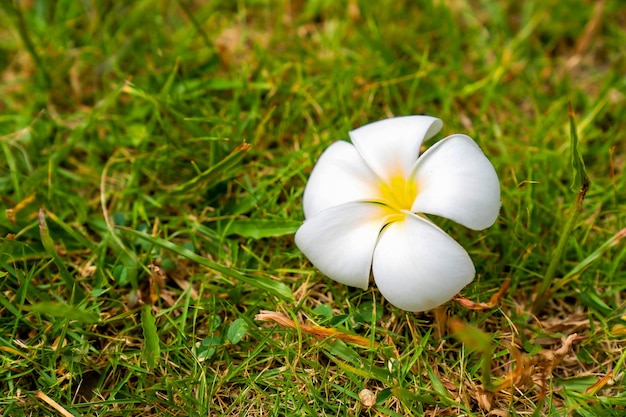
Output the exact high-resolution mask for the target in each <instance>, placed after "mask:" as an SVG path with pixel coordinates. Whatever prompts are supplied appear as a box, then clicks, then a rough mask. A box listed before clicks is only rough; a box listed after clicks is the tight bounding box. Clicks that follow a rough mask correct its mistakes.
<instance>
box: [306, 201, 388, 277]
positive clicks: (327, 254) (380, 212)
mask: <svg viewBox="0 0 626 417" xmlns="http://www.w3.org/2000/svg"><path fill="white" fill-rule="evenodd" d="M388 213H389V209H386V208H385V207H384V206H382V205H380V204H374V203H347V204H342V205H340V206H336V207H331V208H329V209H326V210H324V211H321V212H319V213H317V214H316V215H315V216H313V217H311V218H309V219H307V220H306V221H305V222H304V224H303V225H302V226H300V228H299V229H298V231H297V232H296V236H295V239H296V245H298V248H300V250H301V251H302V252H303V253H304V254H305V255H306V257H307V258H309V260H310V261H311V262H312V263H313V265H315V266H316V267H317V268H318V269H319V270H320V271H321V272H322V273H324V274H325V275H327V276H328V277H330V278H332V279H334V280H335V281H337V282H340V283H342V284H345V285H350V286H352V287H359V288H363V289H366V288H367V286H368V282H369V276H370V270H371V265H372V254H373V253H374V247H375V246H376V241H377V240H378V235H379V233H380V230H381V229H382V228H383V226H384V225H385V223H386V222H387V219H386V218H387V215H388Z"/></svg>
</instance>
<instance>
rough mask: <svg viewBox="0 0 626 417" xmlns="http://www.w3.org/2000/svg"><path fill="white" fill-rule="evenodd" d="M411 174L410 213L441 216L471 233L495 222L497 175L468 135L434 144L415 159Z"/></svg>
mask: <svg viewBox="0 0 626 417" xmlns="http://www.w3.org/2000/svg"><path fill="white" fill-rule="evenodd" d="M413 175H414V176H415V177H414V178H415V180H416V181H417V189H418V191H417V198H416V199H415V202H414V203H413V207H412V208H411V211H413V212H415V213H427V214H435V215H437V216H443V217H446V218H448V219H451V220H454V221H455V222H457V223H460V224H462V225H464V226H466V227H469V228H470V229H474V230H481V229H485V228H487V227H489V226H491V225H492V224H493V223H494V222H495V221H496V218H497V217H498V213H499V211H500V184H499V182H498V175H497V174H496V171H495V169H494V168H493V165H491V162H489V160H488V159H487V157H485V154H483V152H482V151H481V150H480V148H479V147H478V145H477V144H476V142H474V141H473V140H472V139H471V138H470V137H469V136H466V135H452V136H448V137H447V138H445V139H442V140H441V141H439V142H437V143H436V144H435V145H433V146H432V147H430V148H429V149H428V150H427V151H426V152H424V154H422V155H421V156H420V157H419V159H418V160H417V163H416V164H415V168H414V174H413Z"/></svg>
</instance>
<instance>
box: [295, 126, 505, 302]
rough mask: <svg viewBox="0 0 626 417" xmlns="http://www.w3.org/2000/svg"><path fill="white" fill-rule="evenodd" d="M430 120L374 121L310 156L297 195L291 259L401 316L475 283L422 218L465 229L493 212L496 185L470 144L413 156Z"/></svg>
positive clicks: (464, 140)
mask: <svg viewBox="0 0 626 417" xmlns="http://www.w3.org/2000/svg"><path fill="white" fill-rule="evenodd" d="M442 125H443V124H442V122H441V120H439V119H437V118H434V117H430V116H405V117H396V118H391V119H386V120H382V121H379V122H374V123H371V124H368V125H365V126H362V127H360V128H358V129H356V130H353V131H351V132H350V138H351V139H352V143H348V142H345V141H339V142H335V143H333V144H332V145H330V147H329V148H328V149H327V150H326V151H325V152H324V153H323V154H322V155H321V156H320V158H319V160H318V162H317V164H316V165H315V167H314V168H313V171H312V173H311V176H310V178H309V181H308V183H307V185H306V188H305V190H304V216H305V221H304V223H303V224H302V226H300V228H299V229H298V231H297V232H296V236H295V240H296V244H297V246H298V247H299V248H300V250H301V251H302V252H303V253H304V254H305V255H306V256H307V258H309V260H310V261H311V262H312V263H313V265H315V266H316V267H317V268H318V269H319V270H320V271H321V272H322V273H324V274H325V275H327V276H328V277H330V278H332V279H334V280H335V281H337V282H340V283H342V284H345V285H349V286H353V287H359V288H362V289H367V287H368V284H369V278H370V274H371V275H373V276H374V281H375V282H376V284H377V286H378V288H379V290H380V292H381V293H382V295H383V296H384V297H385V298H386V299H387V300H388V301H389V302H390V303H391V304H393V305H395V306H396V307H399V308H401V309H404V310H407V311H424V310H430V309H432V308H434V307H437V306H439V305H441V304H443V303H445V302H446V301H448V300H450V299H451V298H452V297H453V296H454V295H455V294H457V293H458V292H459V291H460V290H461V289H462V288H463V287H464V286H465V285H467V284H469V283H470V282H471V281H472V280H473V279H474V275H475V269H474V264H473V263H472V260H471V259H470V257H469V255H468V253H467V252H466V251H465V249H463V248H462V247H461V245H459V244H458V243H457V242H456V241H455V240H454V239H452V238H451V237H450V236H448V235H447V234H446V233H445V232H444V231H442V230H441V229H440V228H439V227H437V226H436V225H435V224H434V223H433V222H431V220H430V219H429V218H427V217H426V215H435V216H441V217H446V218H448V219H451V220H453V221H455V222H457V223H460V224H462V225H464V226H466V227H468V228H470V229H474V230H481V229H484V228H487V227H489V226H491V225H492V224H493V223H494V222H495V220H496V218H497V216H498V212H499V210H500V185H499V183H498V176H497V174H496V172H495V170H494V168H493V166H492V165H491V163H490V162H489V161H488V160H487V158H486V157H485V155H484V154H483V152H482V151H481V150H480V148H479V147H478V145H476V143H475V142H474V141H473V140H472V139H471V138H470V137H468V136H466V135H461V134H455V135H452V136H448V137H447V138H445V139H442V140H440V141H439V142H438V143H436V144H435V145H433V146H431V147H430V148H429V149H428V150H427V151H426V152H424V153H423V154H422V155H421V156H419V158H418V155H419V151H420V147H421V145H422V142H423V141H424V140H426V139H429V138H431V137H432V136H434V135H435V134H436V133H437V132H439V130H440V129H441V127H442Z"/></svg>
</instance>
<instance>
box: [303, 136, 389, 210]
mask: <svg viewBox="0 0 626 417" xmlns="http://www.w3.org/2000/svg"><path fill="white" fill-rule="evenodd" d="M378 182H379V179H378V178H377V177H376V175H375V174H374V173H373V172H372V170H371V169H369V167H368V166H367V164H366V163H365V161H364V160H363V158H361V155H360V154H359V152H358V151H357V150H356V148H355V147H354V145H352V144H351V143H348V142H344V141H339V142H335V143H333V144H332V145H330V146H329V147H328V149H326V150H325V151H324V153H323V154H322V155H321V156H320V158H319V160H318V161H317V163H316V165H315V167H314V168H313V171H312V172H311V176H310V177H309V181H308V182H307V184H306V188H305V189H304V196H303V205H304V217H305V218H307V219H308V218H310V217H312V216H314V215H315V214H316V213H319V212H320V211H322V210H324V209H327V208H329V207H333V206H338V205H340V204H343V203H347V202H351V201H359V200H372V199H376V198H377V196H378V195H379V193H380V189H379V188H380V187H378V186H377V184H378Z"/></svg>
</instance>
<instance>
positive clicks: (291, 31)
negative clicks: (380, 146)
mask: <svg viewBox="0 0 626 417" xmlns="http://www.w3.org/2000/svg"><path fill="white" fill-rule="evenodd" d="M625 21H626V8H624V6H623V5H621V3H620V2H619V1H612V0H606V1H599V2H588V1H582V0H572V1H570V2H562V1H559V0H549V1H544V2H514V1H507V2H497V1H490V0H482V1H476V2H464V1H461V2H443V1H435V0H423V1H419V2H417V3H415V2H410V1H401V2H398V1H395V2H391V1H385V2H365V1H357V0H346V1H337V2H331V1H324V0H312V1H306V2H305V1H291V2H290V1H277V2H269V1H268V2H266V1H258V0H257V1H239V2H231V1H213V2H198V1H187V0H178V1H165V0H163V1H161V0H140V1H136V2H131V3H127V2H113V1H106V0H102V1H95V0H94V1H83V2H75V1H69V0H59V1H57V2H48V1H43V0H31V1H23V2H3V3H2V7H1V8H0V74H1V79H2V82H1V83H0V153H1V156H0V206H2V210H1V211H0V290H1V295H0V351H1V353H0V360H1V361H2V366H1V367H0V393H2V394H0V395H2V398H1V399H0V412H1V415H2V416H44V415H65V416H70V415H73V416H79V415H80V416H89V415H101V416H105V415H106V416H125V417H126V416H139V415H141V416H157V415H159V416H160V415H168V416H207V415H209V416H219V415H246V416H255V415H259V416H261V415H263V416H265V415H320V416H322V415H328V416H336V415H364V416H377V415H381V416H382V415H389V416H398V415H424V416H434V415H467V416H483V415H496V416H503V415H534V416H564V415H576V416H585V417H586V416H596V415H603V416H604V415H607V416H608V415H616V416H617V415H622V414H623V413H624V412H626V411H624V410H625V409H626V395H625V394H624V392H625V382H624V380H623V374H624V369H623V368H624V359H626V354H624V353H623V352H624V350H625V347H626V323H625V322H624V320H625V319H624V314H625V312H624V309H625V301H624V295H625V290H626V272H625V271H624V267H623V265H624V263H625V256H626V247H625V246H624V244H623V241H622V237H623V236H624V228H625V227H626V199H625V197H624V195H625V194H624V190H626V176H625V175H624V174H623V172H624V168H625V163H626V147H625V143H626V142H624V132H625V131H626V118H624V111H623V109H624V94H625V93H626V78H624V74H625V73H626V60H625V58H624V54H623V45H624V44H625V43H626V32H624V31H623V29H622V28H623V26H624V23H625ZM569 102H571V104H572V106H573V111H574V113H575V114H576V116H577V122H578V132H579V136H580V141H581V142H580V151H581V153H582V155H583V158H584V160H585V163H586V166H587V170H588V173H589V176H590V178H591V181H592V182H591V187H590V189H589V192H588V194H587V196H586V199H585V200H584V203H583V206H582V209H581V211H580V213H579V215H578V218H577V221H576V224H575V225H574V229H573V232H572V234H571V237H570V238H569V241H568V242H567V245H566V247H565V248H564V254H563V257H562V259H561V260H560V262H559V263H558V264H556V265H555V267H556V268H555V270H554V272H553V273H554V276H555V279H554V280H553V284H552V287H551V289H552V291H553V292H554V293H553V295H552V297H551V298H550V299H549V300H548V301H547V303H546V304H545V306H544V308H543V309H542V310H541V311H539V312H537V313H536V314H533V312H532V306H533V297H534V294H535V291H536V290H537V288H538V286H539V285H540V284H541V282H542V279H543V277H544V275H545V273H546V270H547V268H548V265H549V264H550V262H551V259H552V256H553V254H554V250H555V248H556V246H557V244H558V242H559V240H560V237H561V231H563V230H564V228H565V225H566V222H567V219H568V215H567V213H568V210H569V207H570V206H571V205H572V204H573V203H574V201H575V198H576V193H575V192H572V191H571V190H570V189H569V184H570V181H571V178H572V175H573V173H572V169H571V166H570V163H569V151H570V139H569V130H568V123H569V121H568V103H569ZM404 114H431V115H435V116H437V117H440V118H441V119H442V120H443V121H444V123H445V126H444V132H443V134H444V135H445V134H450V133H454V132H463V133H467V134H469V135H471V136H472V137H474V138H475V139H476V141H477V142H478V143H479V144H480V146H481V147H482V149H483V150H484V151H485V153H486V154H487V155H488V156H489V158H490V159H491V161H492V162H493V164H494V166H495V167H496V170H497V171H498V173H499V176H500V181H501V188H502V202H503V207H502V211H501V216H500V218H499V220H498V222H497V223H496V225H494V226H493V227H491V228H490V229H488V230H486V231H483V232H478V233H476V232H471V233H470V232H467V231H466V230H464V229H462V228H460V227H459V228H457V227H455V226H454V225H452V224H449V225H447V229H449V230H451V233H454V235H455V237H456V238H457V239H458V240H459V242H460V243H461V244H462V245H463V246H464V247H466V248H468V250H469V252H470V254H471V256H472V258H473V260H474V262H475V264H476V269H477V271H478V275H477V278H476V280H475V281H474V282H473V283H472V284H471V285H469V286H468V287H466V288H465V289H464V291H463V293H462V295H463V296H464V297H466V298H468V299H470V300H472V301H474V302H486V301H488V300H489V298H490V297H492V295H493V294H495V293H496V292H497V291H498V290H499V289H500V288H501V287H502V285H503V283H504V282H505V281H507V280H510V282H511V287H510V288H509V289H508V290H507V291H506V292H505V293H504V295H503V297H502V298H501V299H500V300H499V301H498V302H497V304H496V305H495V306H494V307H492V308H488V309H484V310H480V311H475V310H470V309H468V308H466V307H463V306H462V305H460V304H459V303H457V302H454V301H453V302H449V303H447V304H446V305H445V306H444V308H443V309H440V310H437V311H435V312H429V313H424V314H408V313H405V312H403V311H400V310H397V309H395V308H393V307H392V306H390V305H389V304H387V303H386V302H385V301H384V300H383V299H382V298H381V296H380V294H379V293H378V291H377V290H376V288H375V287H373V288H370V289H369V290H368V291H361V290H356V289H351V288H347V287H344V286H341V285H338V284H336V283H334V282H332V281H330V280H329V279H327V278H326V277H324V276H322V275H321V274H320V273H319V272H317V271H316V270H315V268H313V267H312V266H311V265H310V264H309V263H308V261H307V260H306V259H305V258H304V256H303V255H302V254H301V253H300V252H299V251H298V250H297V248H296V247H295V245H294V243H293V232H294V231H295V230H296V228H297V226H298V224H299V222H300V221H301V220H302V210H301V199H302V190H303V188H304V185H305V183H306V179H307V176H308V174H309V172H310V170H311V168H312V166H313V164H314V162H315V160H316V158H317V157H318V156H319V154H320V153H321V152H322V151H323V149H324V148H325V147H327V146H328V145H329V144H330V143H332V142H333V141H335V140H338V139H347V132H348V131H349V130H351V129H353V128H355V127H357V126H360V125H363V124H365V123H368V122H370V121H374V120H378V119H382V118H386V117H390V116H392V115H404ZM261 310H268V311H275V312H280V313H283V314H285V315H286V319H287V320H293V321H295V322H297V323H302V324H316V325H319V326H324V327H326V328H330V329H334V331H335V332H340V333H345V334H349V335H353V336H360V337H361V338H365V340H366V341H367V343H366V346H362V345H360V344H359V343H354V342H350V341H348V342H344V341H342V340H340V339H338V338H333V337H330V338H317V337H315V336H314V335H311V334H310V333H311V332H310V331H307V328H306V327H304V326H302V327H301V326H297V325H296V326H295V328H290V327H287V326H282V325H276V324H275V323H272V322H263V321H259V320H255V316H256V315H257V314H258V313H259V312H260V311H261ZM572 334H576V335H577V336H576V337H574V338H570V339H566V337H567V336H570V335H572ZM359 340H360V339H359ZM485 373H488V375H485ZM488 376H489V377H488ZM364 389H368V390H370V391H371V392H372V393H373V394H375V395H376V399H375V402H374V404H373V405H371V404H370V403H368V402H367V401H364V400H362V399H361V398H360V396H359V395H360V394H361V395H365V393H362V391H363V390H364ZM55 407H56V408H55ZM63 413H65V414H63Z"/></svg>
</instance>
